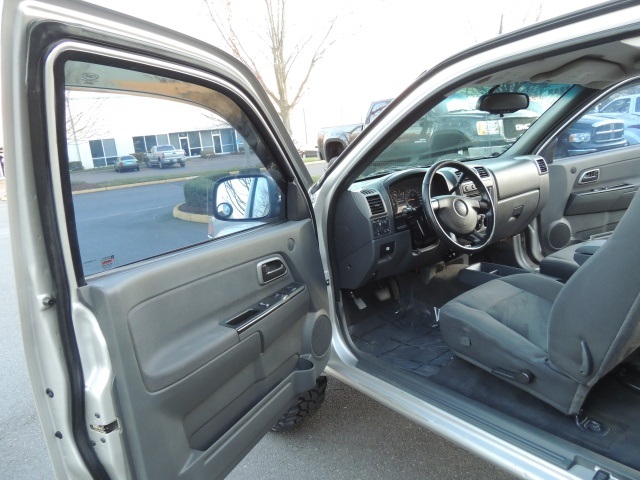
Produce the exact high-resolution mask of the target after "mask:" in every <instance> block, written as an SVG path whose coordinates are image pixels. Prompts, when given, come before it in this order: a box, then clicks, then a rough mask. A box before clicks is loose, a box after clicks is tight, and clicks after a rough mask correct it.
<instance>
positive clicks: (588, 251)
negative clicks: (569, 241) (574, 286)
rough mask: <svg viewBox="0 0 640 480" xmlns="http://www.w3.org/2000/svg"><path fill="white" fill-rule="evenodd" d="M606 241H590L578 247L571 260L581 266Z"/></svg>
mask: <svg viewBox="0 0 640 480" xmlns="http://www.w3.org/2000/svg"><path fill="white" fill-rule="evenodd" d="M605 241H606V240H590V241H588V242H585V243H584V244H583V245H580V246H579V247H578V248H576V251H575V253H574V254H573V259H574V260H575V261H576V263H577V264H578V265H582V264H583V263H584V262H586V261H587V260H588V259H590V258H591V256H592V255H593V254H594V253H596V252H597V251H598V249H599V248H600V247H601V246H602V245H604V242H605Z"/></svg>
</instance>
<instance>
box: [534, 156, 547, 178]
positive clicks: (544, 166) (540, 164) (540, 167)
mask: <svg viewBox="0 0 640 480" xmlns="http://www.w3.org/2000/svg"><path fill="white" fill-rule="evenodd" d="M536 163H537V164H538V171H539V172H540V174H541V175H542V174H545V173H547V172H548V171H549V167H548V166H547V162H545V161H544V158H542V157H540V158H537V159H536Z"/></svg>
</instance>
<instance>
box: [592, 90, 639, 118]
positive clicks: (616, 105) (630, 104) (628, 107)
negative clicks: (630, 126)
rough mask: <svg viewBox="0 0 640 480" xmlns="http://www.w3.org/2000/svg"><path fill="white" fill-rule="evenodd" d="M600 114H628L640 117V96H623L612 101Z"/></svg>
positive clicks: (599, 111) (600, 110)
mask: <svg viewBox="0 0 640 480" xmlns="http://www.w3.org/2000/svg"><path fill="white" fill-rule="evenodd" d="M598 113H628V114H631V115H640V95H639V94H634V95H623V96H620V97H617V98H616V99H615V100H611V101H610V102H609V103H607V104H606V105H605V106H604V107H602V108H601V109H599V110H598Z"/></svg>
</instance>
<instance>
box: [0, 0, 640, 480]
mask: <svg viewBox="0 0 640 480" xmlns="http://www.w3.org/2000/svg"><path fill="white" fill-rule="evenodd" d="M639 19H640V5H638V3H637V2H630V1H612V2H606V3H604V4H602V5H599V6H597V7H593V8H590V9H587V10H583V11H580V12H577V13H574V14H571V15H568V16H565V17H563V18H561V19H556V20H553V21H549V22H545V23H541V24H537V25H534V26H531V27H527V28H526V29H524V30H521V31H517V32H514V33H512V34H505V35H501V36H500V37H498V38H497V39H494V40H491V41H489V42H486V43H484V44H481V45H476V46H474V47H473V48H471V49H469V50H467V51H465V52H463V53H461V54H458V55H456V56H454V57H452V58H451V59H449V60H447V61H445V62H444V63H442V64H439V65H435V66H433V67H432V68H431V69H430V70H429V71H427V72H425V73H424V74H423V75H421V76H420V77H419V78H418V79H416V80H415V81H414V82H413V83H412V84H411V85H410V86H409V87H408V89H407V90H406V91H404V92H402V93H401V94H400V95H398V97H397V98H396V99H395V100H394V101H393V102H392V103H391V104H389V105H388V106H387V107H386V108H385V110H384V111H383V113H382V114H381V115H380V116H379V117H378V118H377V119H376V120H375V121H374V122H373V123H372V124H370V125H369V127H367V128H365V129H364V130H363V132H362V133H361V134H360V135H358V136H357V138H355V140H353V141H352V142H351V143H350V144H349V145H348V146H347V148H346V149H345V150H344V152H343V153H342V154H341V155H340V157H339V158H338V160H336V161H334V162H333V163H331V164H330V165H329V166H328V168H327V170H326V171H325V173H324V174H323V176H322V177H321V178H320V179H319V180H318V181H317V182H315V183H313V182H312V179H311V176H310V175H309V173H308V171H307V170H306V168H305V166H304V164H303V162H302V161H301V159H300V157H299V155H298V154H297V152H296V147H295V145H294V144H293V141H292V140H291V138H290V137H289V135H288V133H287V130H286V128H285V126H284V125H283V123H282V121H281V120H280V119H279V117H278V114H277V112H276V110H275V108H274V106H273V103H272V101H271V99H270V97H269V96H268V95H267V94H266V92H264V90H263V89H262V88H261V87H260V83H259V82H258V80H257V79H256V77H255V76H254V75H252V74H251V72H250V70H249V69H248V68H246V67H245V66H244V65H243V64H242V63H241V62H239V61H237V60H235V59H233V58H232V57H231V56H229V55H226V54H224V53H223V52H221V51H219V50H217V49H215V48H213V47H211V46H208V45H206V44H204V43H202V42H201V41H200V40H197V39H194V38H191V37H189V36H186V35H182V34H180V33H177V32H173V31H171V30H168V29H165V28H163V27H161V26H157V25H152V24H149V23H146V22H144V21H141V20H140V19H138V18H130V17H126V16H123V15H121V14H118V13H114V12H110V11H108V10H106V9H103V8H101V7H98V6H95V5H92V4H89V3H85V2H76V1H72V0H64V1H63V0H56V1H53V0H40V1H38V2H31V1H29V2H27V1H23V0H5V2H4V5H3V19H2V24H3V25H5V26H7V25H10V26H11V27H12V28H10V29H8V28H3V30H2V55H1V61H2V89H3V90H2V93H3V109H2V114H3V128H4V142H5V144H6V147H7V149H8V150H10V151H11V152H13V153H12V154H13V155H14V156H15V157H16V158H20V161H19V162H15V163H12V165H11V166H12V168H11V169H9V171H8V172H7V174H8V178H7V185H8V186H9V187H12V188H9V189H8V191H9V196H10V197H11V198H10V199H9V201H8V204H7V206H8V209H9V216H10V234H11V236H12V243H13V245H17V246H19V248H14V249H13V252H12V253H13V265H14V269H15V273H16V286H17V288H16V292H17V295H18V302H19V306H20V317H21V325H22V336H23V338H24V345H25V356H26V359H27V364H28V368H29V376H30V381H31V383H32V386H33V392H34V398H35V401H36V405H37V408H38V412H39V416H40V420H41V422H42V425H43V431H44V432H45V435H44V437H45V441H46V442H47V446H48V449H49V453H50V456H51V459H52V464H53V467H54V470H55V472H56V475H57V476H58V477H59V478H154V479H155V478H171V479H181V478H207V479H209V478H223V477H224V476H225V475H226V474H228V473H229V472H230V471H231V469H233V468H234V466H235V465H236V464H237V463H238V462H239V461H240V460H241V459H242V458H243V456H244V455H246V454H247V452H249V450H250V449H251V447H252V446H253V445H255V444H256V443H257V442H258V441H259V439H260V438H261V437H262V436H263V435H264V434H266V432H268V431H269V430H271V429H274V430H282V429H285V428H290V427H294V426H295V425H298V424H299V423H300V422H302V421H303V420H304V419H305V418H307V417H308V416H309V414H310V413H312V412H314V411H316V410H317V409H318V408H319V407H320V405H321V404H322V401H323V399H324V397H325V386H326V378H325V377H324V376H323V374H324V373H326V374H329V375H333V376H335V377H337V378H338V379H340V380H341V381H343V382H345V383H346V384H348V385H350V386H353V387H354V388H356V389H358V390H360V391H362V392H363V393H365V394H367V395H369V396H371V397H372V398H374V399H376V400H378V401H380V402H382V403H384V404H385V405H387V406H389V407H390V408H392V409H395V410H396V411H398V412H400V413H401V414H403V415H405V416H406V417H408V418H410V419H411V420H413V421H415V422H417V423H418V424H420V425H423V426H425V427H426V428H429V429H432V430H433V431H435V432H437V433H438V434H440V435H442V436H444V437H446V438H447V439H449V440H451V441H452V442H454V443H456V444H458V445H461V446H463V447H464V448H466V449H468V450H470V451H472V452H474V453H476V454H477V455H479V456H481V457H483V458H486V459H487V460H489V461H491V462H493V463H495V464H496V465H498V466H500V467H502V468H504V469H506V470H508V471H509V472H511V473H512V474H513V475H516V476H519V477H522V478H528V479H549V478H559V479H588V480H591V479H613V478H615V479H620V480H622V479H625V480H630V479H637V478H640V455H638V451H639V450H640V422H638V412H639V411H640V394H639V393H638V391H640V386H639V385H640V381H639V378H640V365H639V363H640V362H639V355H640V353H639V352H640V350H639V349H640V268H639V266H640V242H638V238H639V237H640V195H638V194H637V193H636V192H637V190H638V186H639V185H640V155H639V154H638V147H637V145H628V144H626V143H625V144H622V142H620V144H619V145H618V146H617V147H618V148H611V149H603V150H597V151H591V152H581V153H582V154H580V155H577V154H576V155H572V156H566V157H561V156H560V155H559V153H561V152H559V151H558V149H557V147H558V144H559V142H560V139H562V138H564V137H565V136H566V134H567V132H568V131H570V130H571V129H574V130H575V129H576V128H577V125H576V122H579V120H580V118H581V116H583V115H584V114H585V113H587V112H588V111H589V110H591V109H592V108H594V106H595V105H597V104H598V103H599V102H602V101H605V99H607V98H611V96H612V95H615V94H616V93H617V92H620V91H621V90H622V89H625V88H628V87H629V86H631V85H632V84H633V85H640V76H639V73H640V70H638V61H637V59H638V58H639V49H640V20H639ZM399 47H400V48H405V47H407V46H406V45H399ZM420 58H421V56H420V55H413V56H408V57H407V61H418V60H419V59H420ZM87 89H89V90H90V91H91V92H92V93H93V92H96V93H98V94H100V95H118V96H119V97H118V98H120V96H126V98H128V99H135V98H136V97H140V98H144V99H149V98H158V99H159V98H161V99H162V101H163V104H164V105H169V106H170V105H171V104H172V103H171V102H175V104H176V105H180V106H184V105H185V104H190V105H191V106H193V107H194V117H193V118H200V117H201V112H202V111H203V110H205V111H209V112H211V113H212V114H215V115H217V116H219V117H220V118H221V119H222V120H224V121H225V122H227V123H228V124H229V125H230V126H231V127H232V128H235V129H236V130H237V131H238V132H239V133H240V134H241V135H242V137H243V139H244V142H245V145H246V148H250V149H251V151H252V152H253V153H254V154H255V157H256V159H257V160H256V161H260V162H261V163H262V165H263V167H264V170H263V169H261V170H260V172H263V171H265V172H267V173H254V174H248V175H244V176H237V177H235V178H237V179H238V180H240V179H244V180H243V181H245V182H246V184H247V185H248V184H252V185H260V184H261V183H262V184H263V185H269V189H268V195H264V196H260V197H259V198H252V196H251V195H250V194H248V193H246V192H245V191H242V190H240V191H238V189H236V188H235V187H234V188H230V189H228V190H227V191H226V193H225V195H226V196H223V195H221V194H220V196H219V190H217V191H215V192H212V191H210V190H206V189H205V192H204V194H203V195H206V196H207V198H205V199H204V200H209V199H210V198H211V197H210V195H213V197H214V198H212V200H213V201H214V202H215V205H217V206H218V207H221V210H218V209H216V215H217V219H218V220H220V221H225V219H226V220H228V221H229V223H236V222H237V224H238V225H239V224H240V223H241V222H247V221H249V222H252V221H253V220H259V221H261V222H264V223H263V224H262V225H261V226H260V227H258V228H253V227H252V226H248V228H243V229H238V230H237V231H235V232H233V233H229V234H228V235H224V236H222V237H215V235H214V237H215V238H213V239H211V240H210V241H203V238H202V237H203V234H202V229H201V228H200V227H198V225H195V226H194V225H193V224H192V223H188V222H180V221H177V220H176V219H174V218H173V217H172V216H171V209H170V208H169V207H168V206H167V205H166V203H160V204H159V205H157V206H156V205H154V206H153V208H150V209H149V210H148V211H147V210H145V211H144V212H140V213H139V214H136V215H131V208H130V204H129V203H127V202H118V201H116V200H117V199H119V198H121V197H120V195H121V194H122V191H119V190H107V191H106V192H100V193H99V196H100V198H101V202H100V203H101V205H104V206H105V207H104V208H107V206H108V212H107V213H108V215H102V216H100V218H99V219H97V220H96V216H95V215H93V212H92V214H91V215H87V210H90V209H87V208H83V207H86V206H87V203H86V202H87V201H88V200H87V198H91V197H88V195H90V194H87V195H72V191H71V181H70V177H69V175H70V173H69V172H68V168H66V167H67V165H66V164H65V162H67V161H68V160H69V158H73V155H72V154H73V151H71V153H70V151H69V148H70V147H69V145H67V138H66V129H65V124H66V119H65V113H64V108H60V106H61V105H64V100H65V93H66V92H67V91H74V90H82V91H85V90H87ZM15 92H24V94H21V95H15V94H14V93H15ZM475 96H477V101H476V108H475V110H477V112H479V113H478V116H482V118H478V120H477V121H478V122H495V123H485V124H480V127H481V128H484V129H486V130H484V131H485V132H489V133H490V136H491V135H495V136H496V137H495V138H496V139H497V141H498V143H497V144H496V145H488V147H489V148H487V149H485V150H480V151H478V152H476V154H475V155H476V156H471V155H462V154H460V152H458V151H457V150H456V151H454V152H452V153H450V154H448V155H447V158H444V159H442V158H441V156H439V154H440V153H442V150H441V149H440V148H439V147H438V145H437V144H434V142H431V141H426V139H427V138H428V137H426V136H424V135H425V134H428V132H423V130H427V129H433V125H431V124H430V123H429V122H430V118H432V117H434V116H435V117H438V116H439V111H442V108H443V107H445V108H446V109H447V112H448V113H453V111H452V110H451V109H450V108H449V102H451V101H452V100H458V99H460V98H471V97H475ZM530 100H533V101H536V102H538V106H536V111H535V116H529V115H528V114H526V115H521V116H520V117H518V114H519V113H520V114H522V113H526V110H527V105H528V104H529V101H530ZM130 103H132V104H133V103H134V102H130ZM120 106H121V108H120V109H119V110H118V117H117V118H116V119H115V120H114V121H115V122H117V121H118V119H119V118H121V116H122V115H123V112H122V109H126V108H127V105H125V104H124V102H123V103H122V104H120ZM107 110H108V109H104V111H96V112H95V113H94V114H95V115H96V116H98V119H103V116H106V115H108V114H109V112H108V111H107ZM180 111H181V112H182V111H183V110H180ZM125 113H126V114H130V115H135V112H131V113H130V112H129V111H127V112H125ZM511 115H513V116H514V117H517V118H520V119H521V120H522V118H523V117H526V118H527V120H526V122H524V123H522V122H521V121H519V122H517V123H515V124H514V125H511V126H513V129H512V130H511V132H514V131H515V132H521V134H518V135H508V133H509V130H510V128H509V127H510V126H509V124H508V122H507V120H508V119H509V118H510V116H511ZM501 119H502V120H503V121H499V120H501ZM191 120H192V119H191V118H188V119H187V121H185V125H188V124H189V123H190V122H191ZM461 123H463V124H464V125H466V127H469V126H472V127H474V128H476V130H475V133H476V135H478V130H477V128H478V124H477V123H475V124H474V123H469V122H468V121H465V122H461ZM116 125H117V124H116ZM607 125H615V122H614V123H613V124H607ZM185 131H186V130H185ZM612 132H615V128H613V130H612ZM596 133H598V132H596ZM505 135H506V136H505ZM503 138H511V139H513V141H512V142H508V143H506V142H504V141H503ZM591 140H592V139H591ZM608 140H611V138H608ZM492 146H495V147H497V148H496V149H492V148H490V147H492ZM71 148H73V147H71ZM247 152H248V150H247ZM463 153H465V152H463ZM229 157H231V159H230V160H229V161H232V160H234V159H235V160H236V161H237V162H239V163H238V164H235V165H234V168H237V170H238V171H239V170H240V168H239V165H242V164H243V163H244V164H246V163H247V161H248V158H247V157H245V156H242V155H238V156H229ZM251 160H252V161H253V160H254V159H253V157H252V158H251ZM225 168H226V167H225ZM229 171H231V170H229ZM234 171H235V170H234ZM42 172H45V173H47V175H42ZM51 179H53V180H54V181H50V180H51ZM225 181H226V180H225ZM264 182H267V183H264ZM270 182H273V184H271V183H270ZM136 188H138V190H136V191H134V192H135V193H138V198H147V199H148V198H151V199H154V201H155V199H156V198H160V199H162V198H164V196H165V194H166V192H167V191H175V189H176V188H179V185H176V184H166V183H151V182H150V183H149V184H148V185H145V186H144V187H136ZM248 191H250V190H248ZM93 195H98V194H93ZM109 195H111V196H110V197H109ZM109 198H111V199H113V200H114V201H111V202H109V201H107V200H108V199H109ZM34 199H37V200H39V201H34ZM253 201H257V202H258V203H255V204H253V205H251V202H253ZM225 203H227V204H228V205H229V206H230V208H227V207H226V206H224V205H223V204H225ZM241 204H242V205H244V204H246V206H245V207H243V208H236V207H237V206H238V205H241ZM234 205H235V206H234ZM247 211H249V212H259V214H256V215H257V217H254V216H253V213H252V214H250V215H249V217H247V216H246V213H245V212H247ZM234 212H236V213H237V214H238V215H239V218H238V217H236V218H232V216H233V213H234ZM240 212H243V213H242V215H240ZM205 221H208V219H206V220H205ZM116 227H118V228H117V231H126V232H127V235H126V240H127V241H126V242H123V241H122V239H123V238H124V236H122V235H120V237H119V238H117V240H118V241H115V240H114V238H113V237H112V236H110V235H111V232H112V231H114V230H116ZM140 237H144V241H141V240H139V238H140ZM596 237H597V238H596ZM593 240H597V241H598V243H597V244H595V243H593ZM133 245H135V246H136V248H135V249H134V248H132V246H133ZM554 256H555V258H552V257H554ZM550 263H551V267H550ZM554 267H555V268H554ZM538 270H540V271H542V273H540V271H538ZM545 272H546V273H545ZM303 454H313V452H306V453H303ZM433 454H434V452H425V455H426V456H428V455H433ZM274 458H275V461H274V464H276V465H277V458H276V457H274ZM382 460H384V459H382ZM437 475H438V474H437V473H434V476H437Z"/></svg>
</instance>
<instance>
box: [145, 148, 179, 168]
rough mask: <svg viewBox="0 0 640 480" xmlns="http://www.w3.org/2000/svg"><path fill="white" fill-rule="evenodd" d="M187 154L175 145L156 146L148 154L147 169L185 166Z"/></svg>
mask: <svg viewBox="0 0 640 480" xmlns="http://www.w3.org/2000/svg"><path fill="white" fill-rule="evenodd" d="M186 161H187V154H186V153H185V151H184V150H183V149H181V148H176V147H174V146H173V145H154V146H153V147H151V150H149V152H148V153H147V167H159V168H167V167H171V166H173V165H180V166H181V167H184V166H185V163H186Z"/></svg>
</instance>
